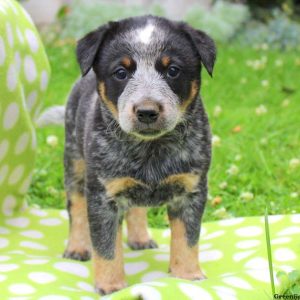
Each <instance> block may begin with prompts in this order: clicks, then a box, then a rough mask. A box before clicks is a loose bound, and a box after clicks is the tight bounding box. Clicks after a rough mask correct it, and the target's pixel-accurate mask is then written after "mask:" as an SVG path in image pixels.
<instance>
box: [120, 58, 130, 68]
mask: <svg viewBox="0 0 300 300" xmlns="http://www.w3.org/2000/svg"><path fill="white" fill-rule="evenodd" d="M121 62H122V64H123V65H124V66H125V67H126V68H129V67H130V66H131V63H132V60H131V59H130V57H128V56H125V57H123V59H122V61H121Z"/></svg>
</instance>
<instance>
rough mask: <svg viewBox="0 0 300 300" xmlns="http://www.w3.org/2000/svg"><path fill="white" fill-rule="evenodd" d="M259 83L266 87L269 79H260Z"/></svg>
mask: <svg viewBox="0 0 300 300" xmlns="http://www.w3.org/2000/svg"><path fill="white" fill-rule="evenodd" d="M261 85H262V86H263V87H268V86H269V80H266V79H265V80H262V81H261Z"/></svg>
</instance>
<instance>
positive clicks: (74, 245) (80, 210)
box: [63, 159, 91, 261]
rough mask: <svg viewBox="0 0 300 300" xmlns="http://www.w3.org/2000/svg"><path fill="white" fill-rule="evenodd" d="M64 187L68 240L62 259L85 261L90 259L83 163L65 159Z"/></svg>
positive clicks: (77, 160)
mask: <svg viewBox="0 0 300 300" xmlns="http://www.w3.org/2000/svg"><path fill="white" fill-rule="evenodd" d="M66 164H68V165H67V166H66V168H65V170H66V172H65V186H66V191H67V201H68V202H67V203H68V205H67V207H68V213H69V218H70V230H69V240H68V244H67V247H66V250H65V252H64V254H63V257H65V258H70V259H75V260H81V261H86V260H89V259H90V258H91V240H90V231H89V223H88V218H87V201H86V198H85V196H84V192H83V185H84V182H83V178H84V169H85V166H84V161H83V160H82V159H76V160H68V159H65V165H66Z"/></svg>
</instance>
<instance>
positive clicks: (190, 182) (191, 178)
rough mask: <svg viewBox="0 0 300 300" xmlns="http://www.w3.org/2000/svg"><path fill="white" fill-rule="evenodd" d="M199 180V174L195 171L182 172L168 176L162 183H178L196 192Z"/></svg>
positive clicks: (187, 189) (189, 190)
mask: <svg viewBox="0 0 300 300" xmlns="http://www.w3.org/2000/svg"><path fill="white" fill-rule="evenodd" d="M198 182H199V175H197V174H193V173H180V174H175V175H171V176H169V177H167V178H166V179H164V180H163V181H162V184H178V185H181V186H183V187H184V189H185V190H186V191H187V192H189V193H191V192H194V191H195V189H196V187H197V185H198Z"/></svg>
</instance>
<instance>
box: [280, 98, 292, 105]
mask: <svg viewBox="0 0 300 300" xmlns="http://www.w3.org/2000/svg"><path fill="white" fill-rule="evenodd" d="M289 105H290V100H289V99H284V100H283V101H282V103H281V106H282V107H287V106H289Z"/></svg>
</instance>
